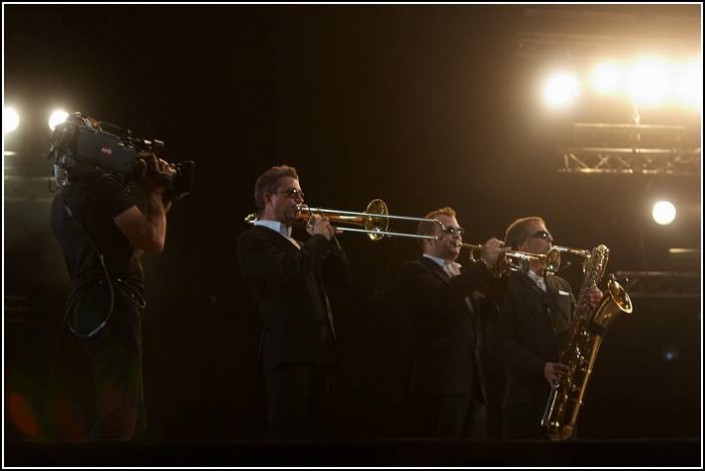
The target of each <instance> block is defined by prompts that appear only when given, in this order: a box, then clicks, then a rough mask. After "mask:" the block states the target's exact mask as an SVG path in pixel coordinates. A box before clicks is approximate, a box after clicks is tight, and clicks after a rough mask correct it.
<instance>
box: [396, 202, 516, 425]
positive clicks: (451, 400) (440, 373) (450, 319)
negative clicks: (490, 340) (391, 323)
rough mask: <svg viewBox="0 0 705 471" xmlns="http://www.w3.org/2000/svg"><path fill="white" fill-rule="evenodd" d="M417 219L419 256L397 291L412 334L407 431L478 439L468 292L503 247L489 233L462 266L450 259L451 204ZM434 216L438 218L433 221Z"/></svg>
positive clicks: (457, 237)
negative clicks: (477, 253)
mask: <svg viewBox="0 0 705 471" xmlns="http://www.w3.org/2000/svg"><path fill="white" fill-rule="evenodd" d="M426 219H429V220H430V221H423V222H420V223H419V225H418V230H417V232H418V234H419V235H423V236H427V238H422V239H420V240H421V246H422V250H423V254H422V256H421V257H420V258H419V259H417V260H414V261H409V262H406V263H405V264H404V265H403V267H402V269H401V273H400V284H401V292H402V296H403V300H404V305H405V309H406V312H407V316H408V319H409V321H410V325H411V327H412V330H413V334H414V346H413V358H412V363H413V365H412V371H411V373H410V374H411V377H410V378H409V386H410V391H409V398H410V401H411V407H412V411H413V416H414V428H415V431H414V432H415V433H414V434H415V435H417V436H423V437H443V438H460V437H476V438H483V437H484V435H485V428H486V426H485V423H484V421H485V417H484V406H483V403H484V398H483V391H482V384H481V381H480V377H481V376H482V375H481V372H480V371H479V370H478V369H479V364H478V362H477V360H476V355H477V354H478V352H477V346H478V342H477V332H478V327H477V324H478V323H479V319H478V316H477V314H476V312H475V309H474V307H473V304H472V302H470V301H469V297H470V295H471V294H472V293H473V291H475V290H478V289H480V288H481V287H482V286H483V285H484V284H485V283H487V282H488V281H489V280H491V279H492V275H491V272H490V267H492V266H493V265H495V263H496V262H497V259H498V257H499V256H500V255H501V254H502V253H503V251H504V249H503V245H504V244H503V243H502V242H501V241H500V240H498V239H494V238H493V239H490V240H488V241H487V242H486V243H485V244H483V246H482V249H481V252H480V257H479V260H477V261H476V262H475V263H470V264H469V265H468V266H466V267H462V266H461V265H460V264H459V263H457V262H456V259H457V258H458V256H459V255H460V252H461V248H462V242H463V232H464V231H463V228H462V227H460V225H459V224H458V221H457V219H456V213H455V211H454V210H453V209H452V208H449V207H446V208H441V209H438V210H435V211H432V212H431V213H429V214H428V215H426ZM433 220H436V221H437V222H438V223H437V224H436V223H434V222H433Z"/></svg>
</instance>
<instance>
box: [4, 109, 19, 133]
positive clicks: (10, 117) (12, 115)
mask: <svg viewBox="0 0 705 471" xmlns="http://www.w3.org/2000/svg"><path fill="white" fill-rule="evenodd" d="M19 125H20V115H19V113H17V110H16V109H14V108H12V107H11V106H6V107H4V108H3V109H2V133H3V134H9V133H11V132H12V131H14V130H15V129H17V128H18V127H19Z"/></svg>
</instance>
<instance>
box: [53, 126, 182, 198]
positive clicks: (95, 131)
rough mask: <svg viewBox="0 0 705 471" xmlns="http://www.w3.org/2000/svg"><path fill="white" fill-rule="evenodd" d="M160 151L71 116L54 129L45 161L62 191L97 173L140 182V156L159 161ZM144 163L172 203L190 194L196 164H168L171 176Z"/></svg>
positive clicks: (157, 145) (152, 143)
mask: <svg viewBox="0 0 705 471" xmlns="http://www.w3.org/2000/svg"><path fill="white" fill-rule="evenodd" d="M163 150H164V142H162V141H159V140H157V139H154V140H146V139H138V138H134V137H132V136H131V132H130V130H128V129H123V128H120V127H118V126H115V125H114V124H110V123H106V122H102V121H96V120H94V119H92V118H87V117H84V116H82V115H81V114H80V113H73V114H71V115H69V117H68V118H67V119H66V121H64V122H63V123H61V124H58V125H57V126H56V128H55V129H54V133H53V135H52V138H51V148H50V149H49V156H48V159H49V161H50V163H51V165H52V173H53V176H54V178H55V180H56V183H57V185H58V186H59V187H63V186H65V185H67V184H69V182H71V181H76V180H80V179H81V178H83V177H85V176H87V175H91V174H94V173H95V172H96V170H101V171H108V172H112V173H116V174H119V175H122V176H123V177H126V178H127V179H128V180H136V179H139V178H140V177H141V176H142V175H140V174H139V172H138V168H139V167H138V165H137V162H138V160H139V159H140V156H139V154H140V153H142V152H148V153H153V154H155V155H156V156H157V157H160V156H161V153H162V151H163ZM146 162H147V172H148V174H149V175H150V176H151V177H152V178H153V179H154V180H155V181H156V182H157V183H158V184H159V185H161V186H163V187H164V189H165V194H166V195H167V196H168V197H169V198H170V199H171V200H172V201H175V200H178V199H181V198H182V197H184V196H186V195H187V194H188V193H190V192H191V189H192V188H193V183H194V178H195V170H196V163H195V162H193V161H191V160H189V161H184V162H179V163H176V164H170V165H171V167H172V168H173V169H174V173H173V174H171V173H170V174H164V173H159V172H158V171H157V169H156V168H153V166H151V165H150V161H149V160H146Z"/></svg>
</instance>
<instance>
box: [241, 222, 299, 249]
mask: <svg viewBox="0 0 705 471" xmlns="http://www.w3.org/2000/svg"><path fill="white" fill-rule="evenodd" d="M252 230H254V231H257V232H259V233H260V234H263V235H266V236H267V238H269V240H271V241H272V243H273V244H274V245H276V246H277V247H279V248H281V249H282V250H284V251H286V252H296V251H298V250H299V249H297V248H296V247H295V246H294V244H292V243H291V242H290V241H289V240H288V239H287V238H286V237H284V236H283V235H281V234H280V233H278V232H276V231H274V230H272V229H270V228H268V227H264V226H254V227H253V228H252Z"/></svg>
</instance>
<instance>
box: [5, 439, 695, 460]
mask: <svg viewBox="0 0 705 471" xmlns="http://www.w3.org/2000/svg"><path fill="white" fill-rule="evenodd" d="M701 443H702V441H701V439H700V438H680V439H669V440H609V441H592V440H581V441H574V442H568V443H550V442H534V441H474V440H456V441H440V440H379V441H300V442H277V443H273V442H266V441H235V442H201V443H198V442H169V443H150V442H143V443H118V442H116V443H108V442H81V443H68V442H30V441H12V442H6V443H5V462H4V465H5V466H13V467H14V466H23V467H24V466H30V467H36V466H52V467H53V466H69V467H101V466H121V467H122V466H138V467H144V466H169V467H171V466H179V467H180V466H225V467H251V466H255V467H257V466H263V467H264V466H266V467H269V466H286V467H316V466H321V467H323V466H325V467H345V466H355V467H368V466H369V467H378V466H404V467H406V466H414V467H415V466H461V467H488V466H520V467H524V466H532V467H585V466H588V467H593V466H604V467H618V466H625V467H680V466H688V467H698V466H702V446H701Z"/></svg>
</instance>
